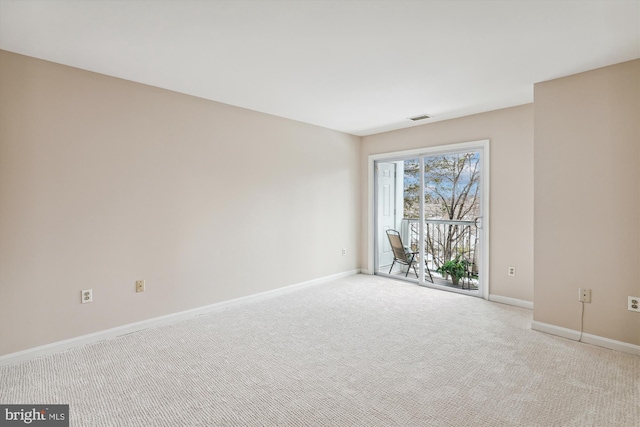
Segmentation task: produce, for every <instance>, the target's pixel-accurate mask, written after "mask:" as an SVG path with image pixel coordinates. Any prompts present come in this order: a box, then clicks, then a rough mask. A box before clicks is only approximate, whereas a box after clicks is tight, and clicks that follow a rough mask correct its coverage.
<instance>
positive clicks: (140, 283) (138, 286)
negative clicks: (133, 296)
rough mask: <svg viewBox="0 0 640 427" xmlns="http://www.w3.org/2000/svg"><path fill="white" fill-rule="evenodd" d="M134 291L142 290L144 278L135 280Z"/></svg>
mask: <svg viewBox="0 0 640 427" xmlns="http://www.w3.org/2000/svg"><path fill="white" fill-rule="evenodd" d="M136 292H144V280H136Z"/></svg>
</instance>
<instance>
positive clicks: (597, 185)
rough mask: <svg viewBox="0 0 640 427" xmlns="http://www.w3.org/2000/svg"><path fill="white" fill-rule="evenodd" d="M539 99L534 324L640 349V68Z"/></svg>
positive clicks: (549, 90) (565, 84)
mask: <svg viewBox="0 0 640 427" xmlns="http://www.w3.org/2000/svg"><path fill="white" fill-rule="evenodd" d="M534 93H535V103H534V105H535V163H534V164H535V169H534V175H535V252H534V253H535V301H534V302H535V304H534V320H536V321H538V322H542V323H547V324H551V325H555V326H560V327H564V328H568V329H573V330H580V319H581V303H580V302H578V288H580V287H585V288H590V289H592V302H591V304H585V311H584V332H586V333H589V334H594V335H597V336H601V337H605V338H610V339H614V340H618V341H622V342H626V343H631V344H636V345H637V344H640V313H634V312H630V311H628V310H627V296H630V295H633V296H640V278H639V277H638V265H639V264H638V261H639V260H640V192H639V191H640V172H639V167H640V60H636V61H632V62H627V63H623V64H618V65H614V66H610V67H606V68H601V69H597V70H594V71H589V72H586V73H581V74H577V75H573V76H570V77H565V78H561V79H557V80H552V81H548V82H544V83H539V84H536V85H535V92H534Z"/></svg>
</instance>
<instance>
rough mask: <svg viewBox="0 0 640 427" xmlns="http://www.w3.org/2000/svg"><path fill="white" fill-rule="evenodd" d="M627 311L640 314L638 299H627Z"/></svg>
mask: <svg viewBox="0 0 640 427" xmlns="http://www.w3.org/2000/svg"><path fill="white" fill-rule="evenodd" d="M628 308H629V311H637V312H640V297H629V305H628Z"/></svg>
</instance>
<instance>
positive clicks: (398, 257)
mask: <svg viewBox="0 0 640 427" xmlns="http://www.w3.org/2000/svg"><path fill="white" fill-rule="evenodd" d="M387 237H388V238H389V243H390V244H391V249H392V250H393V263H391V268H390V269H389V274H391V271H392V270H393V266H394V265H396V262H397V263H398V264H402V265H406V266H407V272H406V273H405V275H404V277H408V276H409V270H410V269H411V268H413V272H414V273H415V274H416V277H419V276H418V270H416V263H417V262H418V259H419V256H418V252H417V251H415V252H414V251H411V250H410V249H409V248H408V247H407V246H404V245H403V244H402V238H400V233H399V232H398V231H396V230H387ZM424 267H425V271H426V272H427V275H428V276H429V280H430V282H431V283H433V276H431V271H429V267H428V266H427V262H426V259H425V264H424Z"/></svg>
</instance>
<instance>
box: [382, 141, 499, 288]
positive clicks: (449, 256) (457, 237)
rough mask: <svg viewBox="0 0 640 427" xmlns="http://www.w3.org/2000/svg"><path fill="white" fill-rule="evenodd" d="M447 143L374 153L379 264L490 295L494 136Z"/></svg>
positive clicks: (388, 271)
mask: <svg viewBox="0 0 640 427" xmlns="http://www.w3.org/2000/svg"><path fill="white" fill-rule="evenodd" d="M454 147H455V148H454ZM448 148H449V149H447V147H444V148H442V149H430V150H425V152H424V153H419V154H418V155H416V154H415V152H411V153H410V154H407V155H404V156H403V155H402V153H395V154H394V155H389V157H387V158H385V156H376V157H377V159H375V160H374V161H373V169H374V182H375V184H374V198H375V204H374V229H375V231H374V234H375V236H374V240H375V245H374V267H375V268H374V270H375V274H381V275H386V276H391V277H396V278H400V279H403V280H408V281H413V282H416V283H418V284H420V285H425V286H431V287H436V288H442V289H447V290H451V291H454V292H462V293H466V294H472V295H478V296H485V294H486V292H484V291H485V290H484V288H483V286H484V282H485V281H486V277H487V275H486V273H487V272H486V271H484V269H486V267H485V266H486V265H488V260H487V255H488V254H487V253H486V252H488V251H487V249H486V248H487V247H488V245H487V246H485V244H486V241H485V234H484V232H485V221H486V206H485V204H486V200H488V197H487V196H488V194H486V193H488V185H487V184H488V183H487V182H486V180H487V178H486V177H487V174H488V159H486V158H485V156H487V155H488V141H481V142H479V143H475V144H474V143H468V144H459V145H456V146H450V147H448Z"/></svg>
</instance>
